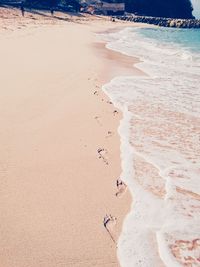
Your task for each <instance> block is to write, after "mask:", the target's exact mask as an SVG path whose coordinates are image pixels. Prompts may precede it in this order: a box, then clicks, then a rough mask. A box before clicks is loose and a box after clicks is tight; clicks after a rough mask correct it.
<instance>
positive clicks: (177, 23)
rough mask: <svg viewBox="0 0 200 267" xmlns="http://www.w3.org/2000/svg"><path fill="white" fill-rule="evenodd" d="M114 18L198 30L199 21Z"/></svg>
mask: <svg viewBox="0 0 200 267" xmlns="http://www.w3.org/2000/svg"><path fill="white" fill-rule="evenodd" d="M116 18H117V19H120V20H125V21H133V22H139V23H148V24H153V25H158V26H161V27H171V28H200V20H199V19H171V18H159V17H146V16H134V15H126V16H117V17H116Z"/></svg>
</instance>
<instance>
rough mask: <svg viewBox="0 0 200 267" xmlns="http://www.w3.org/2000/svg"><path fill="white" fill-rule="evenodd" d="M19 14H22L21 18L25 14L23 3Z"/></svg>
mask: <svg viewBox="0 0 200 267" xmlns="http://www.w3.org/2000/svg"><path fill="white" fill-rule="evenodd" d="M20 9H21V12H22V16H23V17H24V13H25V10H24V2H21V7H20Z"/></svg>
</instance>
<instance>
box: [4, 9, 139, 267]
mask: <svg viewBox="0 0 200 267" xmlns="http://www.w3.org/2000/svg"><path fill="white" fill-rule="evenodd" d="M6 12H8V13H7V14H6ZM2 14H4V17H3V15H2ZM0 15H1V16H0V21H1V25H2V27H1V30H0V41H1V49H0V58H1V61H0V71H1V76H0V85H1V86H0V103H1V105H0V114H1V116H0V120H1V130H0V146H1V153H0V175H1V179H0V191H1V192H0V211H1V212H0V221H1V224H0V232H1V234H0V262H1V264H0V266H2V267H27V266H28V267H36V266H37V267H39V266H42V267H50V266H59V267H61V266H69V267H70V266H74V267H83V266H84V267H90V266H104V267H105V266H106V267H111V266H112V267H114V266H119V264H118V260H117V256H116V243H114V242H113V240H112V239H111V237H110V235H109V234H108V232H107V231H106V229H105V228H104V225H103V218H104V216H105V215H106V214H111V215H113V216H115V217H116V218H117V224H116V226H115V227H114V228H113V230H112V229H111V231H112V236H113V238H114V240H115V241H116V242H117V238H118V236H119V234H120V231H121V228H122V221H123V219H124V217H125V215H126V214H127V213H128V211H129V209H130V203H131V197H130V195H129V193H128V191H127V192H126V194H124V195H123V197H121V198H117V197H116V196H115V193H116V192H117V188H116V185H115V184H116V180H117V178H119V176H120V172H121V166H120V140H119V136H118V133H117V128H118V125H119V120H120V119H121V113H119V112H117V111H116V108H115V107H114V106H113V104H112V103H111V102H110V101H109V99H108V98H107V97H106V96H105V95H104V94H103V92H102V91H101V86H102V85H103V83H105V82H108V81H109V80H110V79H111V78H112V77H114V76H115V75H118V74H119V72H120V74H122V70H123V73H124V74H127V75H130V73H132V72H134V69H132V70H131V71H130V66H131V65H132V64H133V63H134V58H133V59H130V58H128V57H125V56H124V57H123V56H122V55H119V54H118V53H115V52H113V51H112V52H111V51H108V50H107V51H106V49H105V48H104V46H105V44H103V43H101V44H97V40H96V37H95V33H96V32H98V31H103V30H107V29H112V28H116V27H122V26H124V24H123V23H122V22H119V23H118V22H116V23H114V25H113V23H112V22H110V21H109V20H108V19H107V18H101V17H91V16H88V15H87V16H86V15H85V16H82V17H78V16H71V15H67V14H65V15H61V14H56V16H58V17H61V16H64V19H63V20H62V19H55V18H51V17H49V16H47V17H45V16H42V15H38V14H28V13H27V14H25V18H24V20H23V19H22V18H21V17H20V13H19V11H16V10H15V9H13V10H10V9H5V10H4V9H1V12H0ZM14 15H15V17H14ZM30 16H31V17H30ZM62 18H63V17H62ZM135 62H137V60H135ZM117 65H118V66H119V67H116V66H117ZM135 74H138V70H136V69H135Z"/></svg>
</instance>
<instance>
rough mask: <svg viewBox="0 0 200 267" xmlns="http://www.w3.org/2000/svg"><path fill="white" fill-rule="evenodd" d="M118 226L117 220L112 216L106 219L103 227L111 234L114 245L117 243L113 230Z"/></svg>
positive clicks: (107, 216)
mask: <svg viewBox="0 0 200 267" xmlns="http://www.w3.org/2000/svg"><path fill="white" fill-rule="evenodd" d="M116 224H117V218H116V217H114V216H112V215H111V214H110V215H107V214H106V216H105V217H104V219H103V225H104V227H105V229H106V231H107V232H108V233H109V235H110V238H111V239H112V241H113V242H114V243H116V241H115V238H114V233H113V229H114V227H115V225H116Z"/></svg>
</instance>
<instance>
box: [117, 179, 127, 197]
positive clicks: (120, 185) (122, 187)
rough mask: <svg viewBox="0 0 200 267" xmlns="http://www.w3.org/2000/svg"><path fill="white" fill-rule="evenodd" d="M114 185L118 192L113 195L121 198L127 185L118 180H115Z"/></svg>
mask: <svg viewBox="0 0 200 267" xmlns="http://www.w3.org/2000/svg"><path fill="white" fill-rule="evenodd" d="M116 185H117V190H118V191H117V193H116V194H115V195H116V197H121V196H122V195H123V194H124V193H125V192H126V189H127V185H126V184H125V183H124V182H123V181H122V180H121V179H120V178H119V179H117V182H116Z"/></svg>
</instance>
